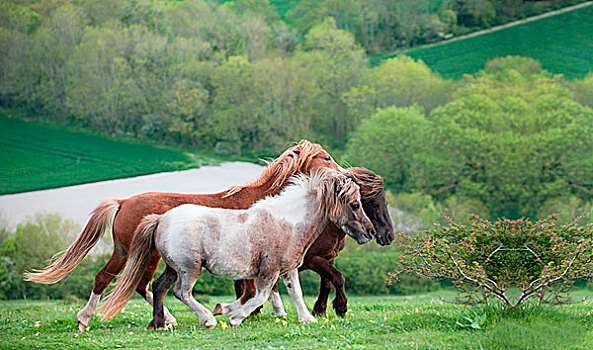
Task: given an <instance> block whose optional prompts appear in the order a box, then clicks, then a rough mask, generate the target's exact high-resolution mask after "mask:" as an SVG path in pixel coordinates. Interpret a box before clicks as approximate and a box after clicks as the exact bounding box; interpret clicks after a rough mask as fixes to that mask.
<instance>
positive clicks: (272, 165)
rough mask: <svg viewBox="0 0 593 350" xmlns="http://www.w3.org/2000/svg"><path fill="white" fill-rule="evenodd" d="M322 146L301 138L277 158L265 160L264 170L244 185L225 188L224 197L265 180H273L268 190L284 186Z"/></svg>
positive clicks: (262, 182)
mask: <svg viewBox="0 0 593 350" xmlns="http://www.w3.org/2000/svg"><path fill="white" fill-rule="evenodd" d="M322 151H323V148H322V147H321V146H320V145H318V144H316V143H311V142H310V141H307V140H301V141H300V142H299V143H298V144H297V145H295V146H293V147H291V148H289V149H287V150H286V151H284V153H282V154H281V155H280V156H279V157H278V158H276V159H275V160H273V161H271V162H267V161H266V163H267V164H266V168H265V170H264V172H263V173H262V174H261V175H260V176H259V177H258V178H257V179H255V180H253V181H252V182H250V183H248V184H246V185H238V186H233V187H231V188H229V189H228V190H226V193H225V197H228V196H231V195H233V194H235V193H237V192H240V191H241V190H243V189H245V188H253V187H259V186H262V185H263V184H265V183H266V182H268V181H270V180H273V182H272V185H271V186H270V188H269V190H268V191H270V192H273V191H276V190H279V189H280V188H282V187H283V186H284V184H285V183H286V181H288V179H289V178H290V177H291V176H295V175H297V174H299V173H302V171H303V170H304V169H306V168H308V166H309V164H310V163H311V161H312V160H313V158H315V157H316V156H317V155H318V154H319V153H320V152H322Z"/></svg>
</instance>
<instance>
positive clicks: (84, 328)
mask: <svg viewBox="0 0 593 350" xmlns="http://www.w3.org/2000/svg"><path fill="white" fill-rule="evenodd" d="M86 327H87V325H86V324H84V323H82V322H80V321H78V330H79V331H80V332H84V331H85V330H86Z"/></svg>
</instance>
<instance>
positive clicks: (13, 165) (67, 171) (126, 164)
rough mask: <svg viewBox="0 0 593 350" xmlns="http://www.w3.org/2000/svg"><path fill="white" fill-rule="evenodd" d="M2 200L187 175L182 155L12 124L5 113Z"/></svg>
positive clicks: (0, 127)
mask: <svg viewBox="0 0 593 350" xmlns="http://www.w3.org/2000/svg"><path fill="white" fill-rule="evenodd" d="M0 154H1V156H0V162H1V164H2V166H1V167H0V194H6V193H16V192H24V191H32V190H40V189H46V188H53V187H61V186H67V185H75V184H80V183H87V182H95V181H101V180H108V179H114V178H121V177H130V176H138V175H143V174H150V173H156V172H161V171H172V170H179V169H184V168H187V167H189V166H190V164H191V160H190V159H189V158H188V157H187V156H186V155H184V154H183V153H181V152H177V151H173V150H167V149H161V148H156V147H152V146H147V145H138V144H129V143H124V142H117V141H112V140H107V139H104V138H101V137H97V136H92V135H87V134H82V133H75V132H70V131H66V130H62V129H54V128H50V127H46V126H41V125H39V124H36V123H33V122H25V121H22V120H19V119H14V118H9V117H7V116H6V114H4V113H2V112H1V111H0Z"/></svg>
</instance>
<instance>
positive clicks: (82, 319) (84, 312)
mask: <svg viewBox="0 0 593 350" xmlns="http://www.w3.org/2000/svg"><path fill="white" fill-rule="evenodd" d="M113 248H114V249H113V254H112V255H111V258H110V259H109V261H108V262H107V264H105V266H103V268H102V269H101V271H99V272H98V273H97V275H95V284H94V285H93V291H92V292H91V296H90V298H89V301H88V302H87V304H86V306H85V307H84V308H82V309H81V310H80V311H79V312H78V314H77V316H76V317H77V318H78V329H79V330H80V331H81V332H84V330H85V329H86V328H87V327H88V325H89V323H90V321H91V319H92V318H93V316H94V315H95V312H96V311H97V304H99V300H100V299H101V294H102V293H103V291H104V290H105V288H107V286H108V285H109V283H110V282H111V281H112V280H113V278H114V277H115V276H116V275H117V274H118V273H119V272H120V271H121V270H122V268H123V267H124V264H125V263H126V259H127V254H126V251H125V250H124V249H123V248H122V247H121V245H120V244H119V243H117V242H114V247H113Z"/></svg>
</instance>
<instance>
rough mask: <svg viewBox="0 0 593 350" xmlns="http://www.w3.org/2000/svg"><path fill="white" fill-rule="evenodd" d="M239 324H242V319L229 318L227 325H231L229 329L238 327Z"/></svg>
mask: <svg viewBox="0 0 593 350" xmlns="http://www.w3.org/2000/svg"><path fill="white" fill-rule="evenodd" d="M241 322H243V319H238V318H232V317H229V323H230V324H231V327H238V326H240V325H241Z"/></svg>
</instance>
